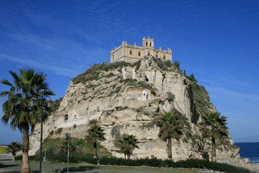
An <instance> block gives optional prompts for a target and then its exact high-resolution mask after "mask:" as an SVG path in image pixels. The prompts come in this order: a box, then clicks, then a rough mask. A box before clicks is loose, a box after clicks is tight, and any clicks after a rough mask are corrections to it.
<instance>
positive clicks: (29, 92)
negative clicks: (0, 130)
mask: <svg viewBox="0 0 259 173" xmlns="http://www.w3.org/2000/svg"><path fill="white" fill-rule="evenodd" d="M9 73H10V74H11V75H12V77H13V80H14V82H13V84H12V83H11V82H9V81H8V80H6V79H4V80H1V81H0V83H2V84H4V85H7V86H9V87H10V90H9V91H2V92H1V93H0V96H1V97H7V101H5V102H4V103H3V105H2V107H3V109H2V110H3V113H4V114H3V117H2V121H3V122H4V123H5V124H7V123H8V122H10V126H11V127H12V128H13V129H14V130H16V128H18V129H19V130H20V131H21V132H22V133H23V137H22V144H23V156H22V168H21V173H28V172H30V165H29V158H28V151H29V130H30V127H31V130H32V131H33V129H34V127H35V125H36V124H37V123H39V122H41V111H40V107H36V108H35V109H34V110H35V112H34V113H33V110H32V108H31V106H30V100H31V99H32V98H39V97H41V98H46V97H49V96H51V95H55V94H54V93H53V92H52V91H51V90H50V89H49V88H48V84H47V83H46V82H45V81H46V77H47V75H43V74H42V73H36V72H35V71H34V70H33V69H29V70H23V69H20V75H17V74H16V73H15V72H13V71H9ZM45 109H46V110H47V111H50V108H47V107H46V108H45ZM43 118H44V120H45V119H46V118H47V115H46V114H45V115H44V117H43Z"/></svg>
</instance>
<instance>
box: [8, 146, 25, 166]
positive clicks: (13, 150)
mask: <svg viewBox="0 0 259 173" xmlns="http://www.w3.org/2000/svg"><path fill="white" fill-rule="evenodd" d="M21 149H22V145H21V144H20V143H18V142H11V143H9V145H7V153H12V155H13V162H15V157H16V152H18V151H20V150H21Z"/></svg>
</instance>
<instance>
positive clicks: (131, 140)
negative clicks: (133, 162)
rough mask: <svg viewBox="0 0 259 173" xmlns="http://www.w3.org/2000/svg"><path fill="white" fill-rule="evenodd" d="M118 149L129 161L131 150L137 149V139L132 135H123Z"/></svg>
mask: <svg viewBox="0 0 259 173" xmlns="http://www.w3.org/2000/svg"><path fill="white" fill-rule="evenodd" d="M118 142H119V148H120V149H121V150H120V151H121V152H123V153H125V154H126V155H127V157H128V159H130V155H131V154H132V152H133V150H134V149H135V148H139V147H138V146H137V143H138V141H137V139H136V136H133V135H128V134H126V135H123V136H122V139H120V140H119V141H118Z"/></svg>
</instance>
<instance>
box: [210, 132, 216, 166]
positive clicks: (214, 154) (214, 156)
mask: <svg viewBox="0 0 259 173" xmlns="http://www.w3.org/2000/svg"><path fill="white" fill-rule="evenodd" d="M211 155H212V161H213V162H216V140H215V138H214V137H212V154H211Z"/></svg>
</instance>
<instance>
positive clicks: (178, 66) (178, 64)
mask: <svg viewBox="0 0 259 173" xmlns="http://www.w3.org/2000/svg"><path fill="white" fill-rule="evenodd" d="M174 65H175V66H176V67H177V68H178V69H180V62H179V61H176V60H175V61H174Z"/></svg>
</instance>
